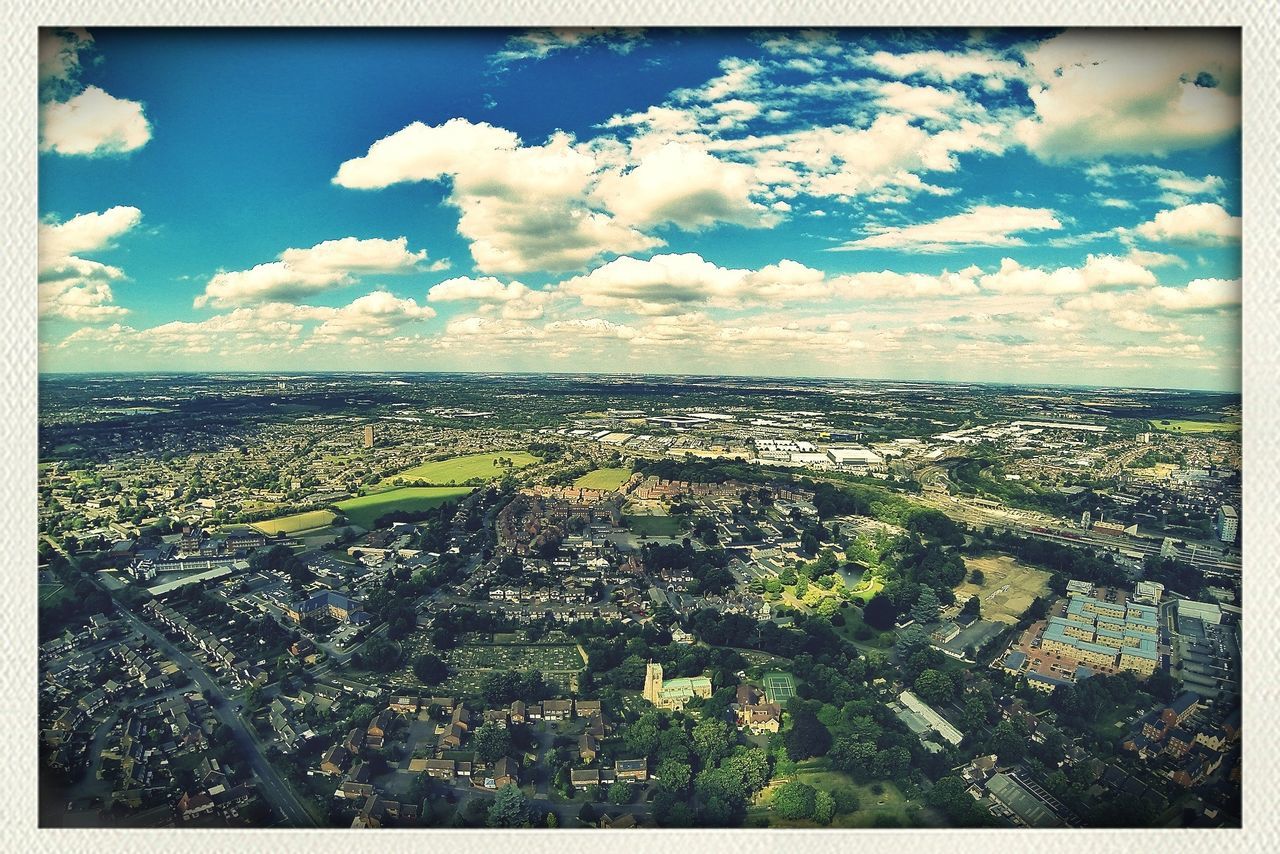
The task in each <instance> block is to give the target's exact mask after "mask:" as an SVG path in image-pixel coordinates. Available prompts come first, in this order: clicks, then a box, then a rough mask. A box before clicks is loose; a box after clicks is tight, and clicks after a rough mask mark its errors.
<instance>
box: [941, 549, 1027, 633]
mask: <svg viewBox="0 0 1280 854" xmlns="http://www.w3.org/2000/svg"><path fill="white" fill-rule="evenodd" d="M964 563H965V567H966V569H967V570H968V571H969V573H970V574H972V572H973V570H975V569H980V570H982V574H983V576H984V578H983V582H982V586H981V587H979V586H978V585H976V584H974V583H973V582H972V581H970V580H969V578H968V576H966V577H965V580H964V581H963V582H962V583H961V584H960V585H959V586H958V587H956V599H958V600H960V601H964V600H965V599H967V598H969V597H970V596H972V595H974V594H975V593H976V594H978V596H980V597H981V601H982V618H983V619H984V620H993V621H995V622H999V623H1007V624H1013V623H1016V622H1018V618H1019V617H1020V616H1021V615H1022V612H1023V611H1025V610H1027V607H1028V606H1029V605H1030V604H1031V600H1032V599H1034V598H1036V597H1037V596H1043V595H1044V594H1045V593H1047V592H1048V591H1049V573H1047V572H1045V571H1044V570H1042V569H1034V568H1032V567H1030V566H1026V565H1025V564H1021V563H1018V561H1016V560H1014V559H1013V558H1011V557H1009V556H1007V555H984V556H983V557H967V558H965V559H964Z"/></svg>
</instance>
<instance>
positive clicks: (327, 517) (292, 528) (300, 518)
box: [249, 510, 333, 536]
mask: <svg viewBox="0 0 1280 854" xmlns="http://www.w3.org/2000/svg"><path fill="white" fill-rule="evenodd" d="M332 521H333V514H332V513H330V512H329V511H328V510H309V511H307V512H306V513H295V514H293V515H292V516H281V517H280V518H279V519H268V520H266V521H265V522H254V523H253V524H252V525H250V526H249V527H251V528H255V529H257V530H259V531H261V532H262V533H264V534H266V535H267V536H274V535H275V534H278V533H280V532H281V531H284V532H285V533H286V534H296V533H298V532H299V531H310V530H313V529H315V528H323V527H324V526H325V525H328V524H329V523H330V522H332Z"/></svg>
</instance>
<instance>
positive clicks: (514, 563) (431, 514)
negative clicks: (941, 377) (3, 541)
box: [37, 374, 1245, 829]
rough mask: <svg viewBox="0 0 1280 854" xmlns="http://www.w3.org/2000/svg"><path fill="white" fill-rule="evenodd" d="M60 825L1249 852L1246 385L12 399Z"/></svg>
mask: <svg viewBox="0 0 1280 854" xmlns="http://www.w3.org/2000/svg"><path fill="white" fill-rule="evenodd" d="M40 394H41V397H40V430H39V445H40V447H39V460H40V462H39V487H40V489H39V520H40V530H39V532H38V543H39V568H38V578H37V583H38V585H39V603H40V624H39V630H40V637H39V644H40V647H39V670H40V673H39V676H40V687H39V719H40V724H39V726H40V730H39V734H38V736H39V746H40V757H41V777H40V780H39V806H40V818H41V824H42V825H44V826H51V827H96V826H110V827H134V828H143V827H341V828H369V829H374V828H405V827H419V828H426V827H544V828H546V827H551V828H557V827H558V828H581V827H602V828H614V829H624V828H636V827H706V826H713V827H735V826H746V827H766V826H780V827H806V828H807V827H828V826H831V827H849V828H862V827H865V828H872V827H876V828H880V827H1032V828H1060V827H1082V828H1083V827H1094V828H1098V827H1119V826H1143V827H1223V826H1226V827H1238V826H1240V823H1241V775H1240V768H1241V766H1240V757H1241V735H1242V734H1241V716H1240V694H1241V683H1240V667H1241V664H1240V663H1241V625H1242V618H1243V614H1242V609H1241V601H1242V600H1241V586H1240V585H1241V541H1240V540H1241V533H1242V527H1241V524H1240V520H1241V515H1242V513H1243V512H1245V510H1244V508H1242V506H1241V475H1240V467H1241V459H1240V457H1241V440H1240V424H1241V421H1240V396H1239V395H1238V394H1218V393H1197V392H1187V391H1160V390H1151V389H1107V388H1076V387H1058V386H1044V387H1029V386H1011V385H990V384H942V383H923V382H871V381H852V380H851V381H835V380H830V381H828V380H794V379H792V380H768V379H748V378H741V377H739V378H734V377H651V376H634V375H537V376H533V375H502V374H494V375H481V374H468V375H452V374H307V375H300V374H287V375H286V374H281V375H274V374H272V375H267V374H219V375H208V374H206V375H164V374H155V375H148V374H136V375H110V376H105V375H86V374H78V375H77V374H72V375H59V376H47V377H43V378H42V379H41V388H40Z"/></svg>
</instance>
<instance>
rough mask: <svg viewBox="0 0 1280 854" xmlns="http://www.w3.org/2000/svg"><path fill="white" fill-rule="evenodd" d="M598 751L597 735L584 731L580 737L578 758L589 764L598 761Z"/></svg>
mask: <svg viewBox="0 0 1280 854" xmlns="http://www.w3.org/2000/svg"><path fill="white" fill-rule="evenodd" d="M598 753H599V751H598V750H597V749H596V737H595V736H594V735H592V734H591V733H589V732H584V733H583V734H582V736H581V737H580V738H579V739H578V758H579V759H581V760H582V762H583V764H585V765H589V764H591V763H592V762H595V761H596V755H597V754H598Z"/></svg>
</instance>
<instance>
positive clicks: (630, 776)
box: [614, 759, 649, 783]
mask: <svg viewBox="0 0 1280 854" xmlns="http://www.w3.org/2000/svg"><path fill="white" fill-rule="evenodd" d="M614 773H615V774H617V778H618V779H619V780H637V781H639V782H641V783H643V782H644V781H645V780H648V779H649V760H648V759H619V760H618V761H617V762H616V763H614Z"/></svg>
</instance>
